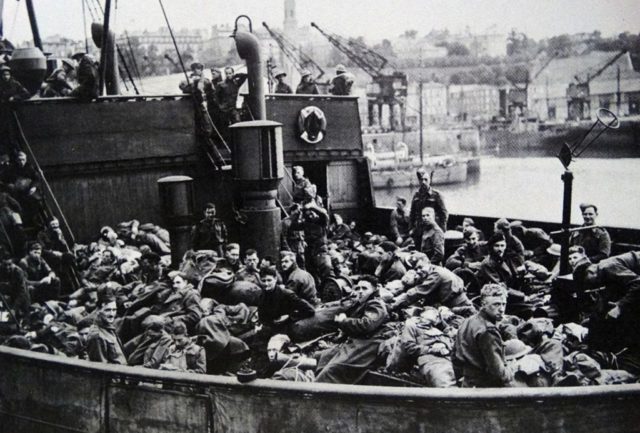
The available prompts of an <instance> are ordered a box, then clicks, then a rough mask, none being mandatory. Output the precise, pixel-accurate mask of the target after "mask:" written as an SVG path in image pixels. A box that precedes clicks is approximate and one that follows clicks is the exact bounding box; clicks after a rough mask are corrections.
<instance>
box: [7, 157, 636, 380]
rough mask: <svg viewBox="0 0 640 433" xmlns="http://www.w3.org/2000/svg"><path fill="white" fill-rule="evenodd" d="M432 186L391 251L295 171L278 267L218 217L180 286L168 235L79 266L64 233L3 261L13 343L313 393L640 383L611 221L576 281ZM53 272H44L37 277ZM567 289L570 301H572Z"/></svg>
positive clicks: (576, 268)
mask: <svg viewBox="0 0 640 433" xmlns="http://www.w3.org/2000/svg"><path fill="white" fill-rule="evenodd" d="M417 175H418V177H419V180H420V182H421V187H420V190H419V191H417V192H416V194H415V196H414V197H413V199H412V200H411V208H410V210H408V209H407V208H406V205H407V202H406V200H404V199H399V200H398V203H397V207H396V209H394V211H393V212H392V215H391V219H390V221H389V222H390V224H389V226H390V229H389V232H388V233H387V234H386V235H377V234H373V233H370V232H366V233H359V232H358V231H357V229H356V226H355V223H351V224H346V223H344V222H343V221H342V218H341V217H340V215H338V214H335V213H334V214H331V213H330V212H329V210H328V209H327V208H326V205H325V203H324V200H323V199H322V198H321V197H320V196H319V195H318V193H317V187H316V185H314V184H313V183H312V182H311V181H310V180H309V179H308V178H307V177H306V176H305V173H304V170H303V168H302V167H295V168H294V175H293V178H294V189H293V194H292V195H293V203H292V205H291V207H290V208H289V213H288V215H287V217H286V218H284V219H283V220H282V240H281V246H280V250H281V251H280V256H279V257H269V256H262V257H261V256H260V255H259V253H258V251H257V249H256V248H255V247H259V246H257V245H255V246H254V245H243V246H241V245H239V244H238V243H236V242H233V241H232V240H231V239H229V237H230V235H229V233H230V232H229V231H228V230H227V227H226V225H225V223H224V222H223V221H222V220H220V219H219V218H217V213H216V211H217V208H216V206H215V204H213V203H209V204H207V205H206V206H205V209H204V218H203V219H202V220H201V221H199V222H198V223H197V224H195V225H194V227H193V230H192V236H191V240H192V250H190V251H189V252H188V253H187V254H186V255H185V256H184V258H183V260H182V262H181V263H180V264H179V265H178V266H176V265H175V264H174V266H173V267H174V268H177V270H172V271H170V270H169V260H170V259H169V255H168V253H169V252H170V244H169V239H168V234H167V232H166V231H165V230H163V229H162V228H160V227H158V226H155V225H153V224H140V223H139V222H138V221H135V220H134V221H128V222H123V223H121V224H119V225H118V226H117V227H116V228H115V229H112V228H110V227H104V228H103V229H101V231H100V235H99V237H98V239H97V240H96V241H95V242H93V243H92V244H90V245H87V246H82V247H80V246H77V247H76V248H74V249H73V251H71V252H70V250H69V248H68V247H65V246H64V245H66V244H63V243H61V242H60V241H59V240H60V239H61V238H62V237H61V235H60V229H59V223H58V222H57V221H51V223H50V224H49V227H48V231H47V233H48V235H47V236H45V235H44V234H43V236H41V237H39V239H40V242H38V243H34V244H30V245H29V248H28V251H29V253H28V255H27V256H26V257H25V258H24V259H23V260H21V261H20V262H19V264H18V265H16V264H15V262H14V257H15V256H14V257H12V256H11V255H10V254H8V253H7V252H5V253H3V254H4V255H3V257H4V260H3V262H2V269H1V270H2V273H0V280H2V285H1V287H2V293H3V299H2V301H3V306H4V307H5V310H6V311H7V312H8V313H10V315H11V316H12V320H9V319H8V318H7V317H5V316H6V315H5V316H2V317H4V318H5V319H7V320H6V321H7V322H11V323H13V324H14V325H15V326H14V329H13V330H12V332H11V334H12V335H10V336H7V335H5V336H4V337H3V341H4V344H6V345H10V346H14V347H20V348H26V349H31V350H41V351H46V352H48V353H57V354H60V355H64V356H69V357H78V358H84V359H89V360H92V361H99V362H108V363H115V364H123V365H125V364H126V365H141V366H145V367H148V368H161V369H166V370H177V371H191V372H197V373H209V374H221V373H230V372H235V371H238V370H240V371H244V370H247V369H254V370H256V371H257V375H258V376H260V377H272V378H275V379H279V380H296V381H318V382H332V383H349V384H355V383H363V382H365V383H366V382H367V380H368V375H370V374H376V373H377V374H383V375H384V376H385V377H387V379H388V380H408V381H409V382H411V383H412V384H414V385H415V384H420V385H422V386H434V387H451V386H466V387H502V386H530V387H531V386H552V385H555V386H566V385H587V384H605V383H628V382H634V381H636V380H637V377H636V376H634V374H638V372H639V371H640V368H639V367H640V364H639V363H638V358H637V356H638V354H639V353H640V349H639V344H638V343H639V341H640V340H639V337H638V331H637V329H638V327H637V325H638V323H637V322H638V319H637V317H639V316H638V314H637V313H638V308H639V307H640V298H639V297H638V293H639V290H640V275H639V274H640V254H639V253H637V252H628V253H625V254H622V255H619V256H614V257H609V256H610V254H611V241H610V238H609V235H608V233H607V231H606V230H605V229H603V228H601V227H599V226H597V222H596V218H597V213H598V212H597V208H596V206H595V205H593V204H585V205H582V206H581V209H582V213H583V218H584V221H585V224H584V226H582V227H579V230H576V231H575V232H574V233H573V235H572V236H571V244H572V247H571V250H570V251H569V253H570V254H569V263H570V265H571V267H572V273H571V274H570V277H569V278H567V276H563V275H559V271H558V268H557V262H558V255H559V254H558V251H557V245H556V244H554V243H553V241H552V240H551V238H550V236H549V235H548V234H547V233H545V232H544V231H543V230H542V229H539V228H534V227H530V228H527V227H523V225H522V224H521V223H520V222H516V221H512V222H509V221H507V220H506V219H504V218H501V219H499V220H497V221H496V222H495V225H494V228H493V233H490V234H487V236H486V239H485V235H484V234H483V233H482V232H481V231H480V230H478V229H477V228H475V227H474V224H473V221H472V220H471V219H469V218H467V219H465V221H464V223H463V224H462V226H460V227H456V230H447V228H448V219H449V216H448V212H447V209H446V207H445V202H444V198H443V197H442V195H441V194H440V193H439V192H438V191H436V190H435V189H433V188H432V186H431V184H430V181H429V175H428V173H426V172H424V171H422V170H420V171H418V173H417ZM452 240H453V241H455V242H458V244H459V245H458V246H457V247H456V248H455V251H453V250H452V248H451V245H450V243H451V242H452ZM55 257H57V258H58V262H56V263H57V265H56V266H59V265H60V260H62V259H65V258H66V259H67V263H68V262H69V260H68V259H69V257H71V258H72V260H71V261H72V262H73V263H74V266H75V270H76V272H77V275H78V278H79V282H80V284H79V287H78V288H77V290H73V291H71V290H69V287H66V286H65V284H64V283H62V284H60V279H59V278H57V276H56V273H55V271H53V270H52V269H53V266H51V267H49V269H48V270H47V266H45V265H43V263H44V264H46V263H47V262H48V261H50V260H55V259H54V258H55ZM23 262H24V263H23ZM38 264H39V266H40V267H41V268H43V269H44V271H42V272H44V273H43V274H42V275H39V276H38V277H33V276H28V275H30V274H29V272H30V268H31V267H35V266H36V265H38ZM45 273H46V275H44V274H45ZM567 281H569V282H570V283H571V284H569V285H568V287H569V289H568V288H567V284H560V283H563V282H564V283H567ZM45 283H46V284H45ZM29 297H30V298H31V299H30V301H29ZM25 300H27V301H25ZM0 323H2V322H1V321H0ZM4 324H5V325H7V323H4ZM372 372H374V373H372ZM390 378H393V379H390Z"/></svg>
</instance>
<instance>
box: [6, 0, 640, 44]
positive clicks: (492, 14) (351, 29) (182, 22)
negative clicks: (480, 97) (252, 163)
mask: <svg viewBox="0 0 640 433" xmlns="http://www.w3.org/2000/svg"><path fill="white" fill-rule="evenodd" d="M102 1H104V0H102ZM1 2H2V0H0V3H1ZM88 2H89V3H94V4H95V2H96V0H88ZM33 3H34V6H35V10H36V16H37V18H38V21H39V27H40V33H41V36H42V37H47V36H51V35H55V34H58V35H63V36H66V37H69V38H71V39H82V38H83V24H82V22H83V20H82V4H83V1H82V0H33ZM112 4H113V5H114V7H115V6H116V5H117V9H115V11H114V18H113V21H112V23H113V24H115V28H116V31H118V30H119V31H122V30H123V29H126V30H128V31H129V32H131V31H134V30H144V29H149V30H156V29H158V28H159V27H161V26H164V25H165V24H164V23H165V21H164V18H163V16H162V11H161V9H160V6H159V1H158V0H112ZM163 4H164V6H165V9H166V11H167V15H168V16H169V20H170V22H171V25H172V26H173V28H174V29H181V28H209V27H210V26H212V25H214V24H229V25H232V24H233V22H234V20H235V18H236V16H238V15H240V14H247V15H249V16H250V17H251V18H252V20H253V23H254V26H256V27H258V26H261V23H262V21H266V22H267V24H269V25H270V26H271V27H274V28H279V27H281V26H282V21H283V17H284V0H226V1H219V0H218V1H216V0H163ZM296 12H297V18H298V23H299V24H300V25H308V24H309V23H310V22H311V21H315V22H316V23H317V24H318V25H319V26H320V27H321V28H323V29H325V30H328V31H331V32H333V33H338V34H341V35H344V36H354V37H355V36H364V37H365V38H366V39H367V40H368V41H370V42H379V41H380V40H381V39H383V38H394V37H396V36H398V35H400V34H401V33H403V32H404V31H405V30H409V29H415V30H417V31H418V35H424V34H426V33H428V32H429V31H430V30H431V29H444V28H448V29H449V30H451V31H453V32H457V31H463V30H465V28H466V27H468V28H469V29H470V30H471V31H472V32H474V33H479V32H485V31H487V30H488V29H491V30H493V31H496V32H498V33H504V34H506V33H507V32H509V31H511V29H514V28H515V29H517V31H519V32H523V33H525V34H527V36H529V37H532V38H534V39H541V38H545V37H550V36H554V35H559V34H563V33H569V34H571V33H579V32H592V31H594V30H599V31H601V32H602V34H603V35H604V36H611V35H616V34H618V33H621V32H624V31H629V32H631V33H640V3H639V1H638V0H392V1H390V0H387V1H382V0H296ZM88 14H89V12H87V15H88ZM3 19H4V35H5V37H7V38H8V39H10V40H11V41H13V42H14V43H16V42H17V43H19V42H21V41H23V40H28V39H31V31H30V27H29V21H28V17H27V12H26V7H25V1H24V0H22V1H18V0H4V12H3Z"/></svg>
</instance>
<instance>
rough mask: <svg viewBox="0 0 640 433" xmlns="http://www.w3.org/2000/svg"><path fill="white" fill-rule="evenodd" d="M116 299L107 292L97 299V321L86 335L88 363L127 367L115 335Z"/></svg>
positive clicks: (118, 340) (120, 345)
mask: <svg viewBox="0 0 640 433" xmlns="http://www.w3.org/2000/svg"><path fill="white" fill-rule="evenodd" d="M117 311H118V309H117V306H116V298H115V296H113V294H111V293H109V292H104V293H102V294H101V296H99V297H98V319H97V320H96V323H95V324H94V325H92V326H91V328H90V329H89V333H88V335H87V355H88V356H89V360H90V361H96V362H106V363H109V364H122V365H127V358H126V357H125V355H124V351H123V350H122V343H121V342H120V338H118V335H117V334H116V329H115V320H116V312H117Z"/></svg>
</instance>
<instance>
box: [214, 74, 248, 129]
mask: <svg viewBox="0 0 640 433" xmlns="http://www.w3.org/2000/svg"><path fill="white" fill-rule="evenodd" d="M224 74H225V79H224V81H222V82H221V83H220V85H219V86H218V87H217V88H216V96H217V100H218V104H219V107H220V113H221V114H222V116H223V117H224V121H225V122H224V123H225V124H226V125H231V124H234V123H236V122H239V121H240V113H239V112H238V110H237V109H236V103H237V100H238V91H239V90H240V86H242V84H243V83H244V82H245V80H246V79H247V74H236V73H235V71H234V70H233V68H231V67H226V68H224Z"/></svg>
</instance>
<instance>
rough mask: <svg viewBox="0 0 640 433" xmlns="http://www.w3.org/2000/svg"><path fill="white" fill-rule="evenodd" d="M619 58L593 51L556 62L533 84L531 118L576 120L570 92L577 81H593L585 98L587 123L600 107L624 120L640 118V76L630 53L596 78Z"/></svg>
mask: <svg viewBox="0 0 640 433" xmlns="http://www.w3.org/2000/svg"><path fill="white" fill-rule="evenodd" d="M617 54H618V53H617V52H614V51H592V52H590V53H588V54H583V55H579V56H572V57H566V58H556V59H554V60H552V61H551V62H550V63H549V65H548V66H547V67H546V68H545V70H544V71H543V72H542V73H541V74H540V75H539V76H538V77H537V78H536V79H535V80H533V81H532V82H531V83H530V84H529V92H528V107H529V113H530V115H532V116H535V117H538V118H539V119H541V120H549V121H554V120H556V121H564V120H566V119H568V118H570V117H572V116H570V114H569V106H570V103H569V102H570V100H569V94H568V90H567V89H568V87H569V85H570V84H571V83H574V84H575V83H576V78H578V79H579V80H580V81H581V82H586V81H589V85H588V92H587V93H586V94H583V95H582V96H583V98H584V100H585V101H584V104H583V110H582V118H583V119H588V118H592V117H593V115H594V113H595V111H596V110H597V109H598V108H600V107H602V108H607V109H609V110H611V111H613V112H614V113H616V114H618V115H620V116H628V115H634V114H640V72H638V71H635V70H634V69H633V65H632V63H631V57H630V55H629V53H625V54H623V55H622V56H620V57H619V58H618V59H617V60H615V62H613V63H612V64H611V65H609V66H607V67H606V68H605V69H604V70H603V71H602V72H601V73H600V74H599V75H597V76H595V77H594V75H596V73H597V72H598V71H599V70H601V69H602V68H603V67H604V66H606V65H607V63H608V62H610V61H611V60H612V59H614V57H615V56H616V55H617ZM534 69H535V68H534ZM590 77H593V78H590ZM618 94H619V99H618Z"/></svg>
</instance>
